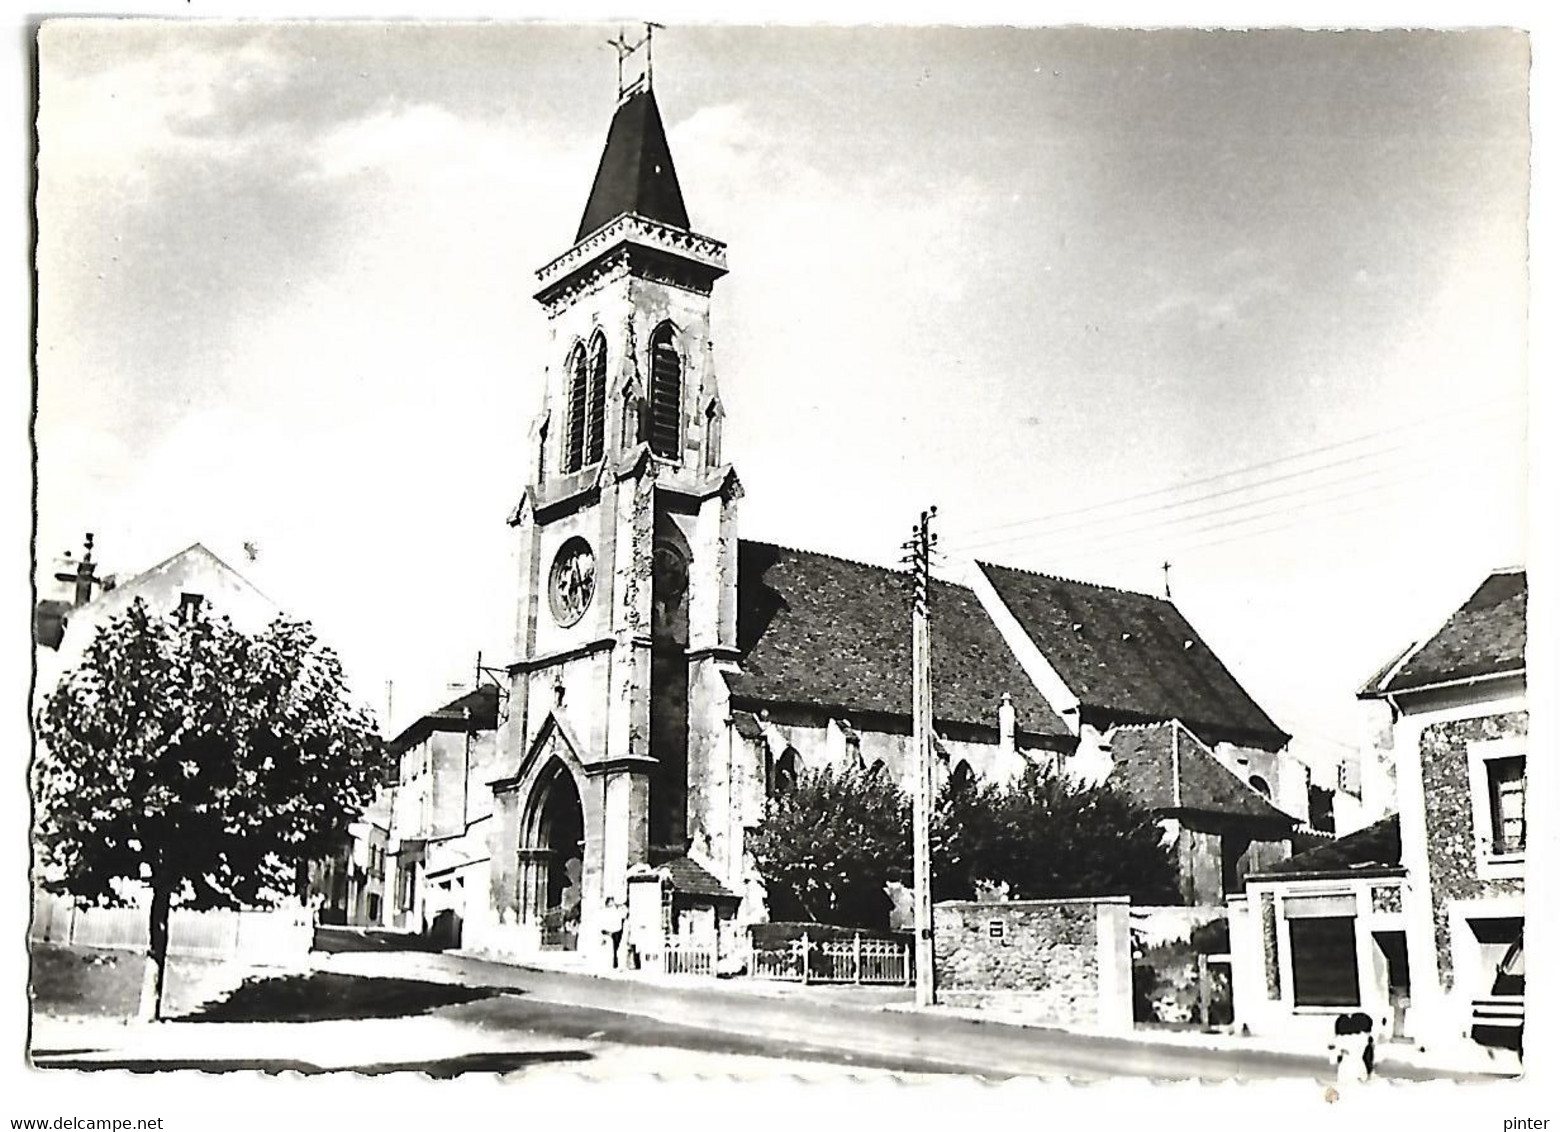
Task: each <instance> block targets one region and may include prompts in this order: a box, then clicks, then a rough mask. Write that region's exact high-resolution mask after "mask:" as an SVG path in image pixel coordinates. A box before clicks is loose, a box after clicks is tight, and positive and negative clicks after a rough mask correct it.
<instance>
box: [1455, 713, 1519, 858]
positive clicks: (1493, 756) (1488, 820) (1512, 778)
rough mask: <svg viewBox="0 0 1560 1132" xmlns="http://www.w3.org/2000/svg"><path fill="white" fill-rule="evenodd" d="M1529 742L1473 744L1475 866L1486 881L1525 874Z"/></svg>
mask: <svg viewBox="0 0 1560 1132" xmlns="http://www.w3.org/2000/svg"><path fill="white" fill-rule="evenodd" d="M1525 742H1526V740H1525V737H1522V736H1511V737H1508V738H1504V739H1491V740H1484V741H1476V742H1472V743H1469V744H1468V774H1469V783H1468V787H1469V794H1470V801H1471V802H1472V803H1473V831H1472V832H1473V838H1474V843H1475V845H1476V846H1477V847H1478V854H1477V856H1476V858H1475V866H1476V867H1477V869H1478V872H1479V875H1480V876H1481V877H1486V878H1493V877H1505V876H1520V875H1522V867H1523V866H1522V862H1523V855H1524V853H1525V852H1526V849H1527V752H1526V751H1525V750H1524V746H1523V745H1524V743H1525Z"/></svg>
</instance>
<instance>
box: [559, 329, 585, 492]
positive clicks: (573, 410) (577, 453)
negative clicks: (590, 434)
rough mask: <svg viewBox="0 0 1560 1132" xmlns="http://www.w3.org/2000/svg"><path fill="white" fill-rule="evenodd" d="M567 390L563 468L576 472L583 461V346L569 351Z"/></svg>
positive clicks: (566, 368) (566, 470) (566, 370)
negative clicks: (567, 420)
mask: <svg viewBox="0 0 1560 1132" xmlns="http://www.w3.org/2000/svg"><path fill="white" fill-rule="evenodd" d="M565 373H566V376H567V380H568V392H569V434H568V439H567V442H566V445H565V447H564V451H563V470H564V471H565V472H577V471H579V470H580V468H581V467H582V466H583V465H584V463H585V409H586V384H587V383H586V380H585V347H584V346H575V347H574V349H573V350H571V351H570V352H569V361H568V365H567V366H566V367H565Z"/></svg>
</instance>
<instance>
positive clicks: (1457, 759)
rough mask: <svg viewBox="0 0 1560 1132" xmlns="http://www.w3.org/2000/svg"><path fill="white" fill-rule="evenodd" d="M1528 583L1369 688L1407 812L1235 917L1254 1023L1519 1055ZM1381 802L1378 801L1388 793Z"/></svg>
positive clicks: (1301, 867) (1511, 576)
mask: <svg viewBox="0 0 1560 1132" xmlns="http://www.w3.org/2000/svg"><path fill="white" fill-rule="evenodd" d="M1526 643H1527V573H1526V571H1525V570H1522V569H1520V568H1513V569H1505V570H1496V571H1494V572H1492V573H1491V574H1489V575H1488V576H1487V577H1486V578H1484V580H1483V581H1482V582H1481V583H1480V584H1479V585H1478V586H1477V587H1476V588H1475V589H1474V592H1473V593H1472V594H1471V595H1470V596H1469V597H1468V598H1467V599H1466V600H1465V601H1463V603H1462V604H1461V605H1460V606H1458V607H1457V609H1456V610H1455V611H1454V612H1453V613H1452V614H1451V615H1450V616H1449V617H1447V618H1446V619H1445V620H1444V621H1442V622H1441V623H1440V625H1439V626H1438V627H1437V628H1436V629H1435V631H1434V632H1432V633H1431V634H1429V635H1428V636H1427V637H1426V638H1425V639H1423V640H1421V641H1415V642H1413V643H1411V644H1409V645H1407V646H1406V647H1402V648H1399V649H1397V650H1396V651H1395V652H1394V653H1393V655H1392V659H1391V660H1390V661H1389V662H1388V663H1387V664H1386V665H1384V666H1383V667H1382V668H1381V669H1379V670H1378V671H1377V672H1376V673H1375V674H1373V675H1372V676H1371V678H1370V679H1369V680H1367V681H1366V682H1365V684H1364V686H1363V687H1361V689H1360V690H1359V697H1360V700H1361V701H1362V703H1363V704H1364V705H1365V707H1366V708H1367V709H1370V710H1379V709H1380V708H1382V707H1385V709H1386V711H1387V713H1388V718H1389V721H1390V722H1389V726H1388V727H1387V728H1385V729H1384V731H1385V735H1384V738H1385V744H1384V747H1385V749H1384V751H1382V752H1380V754H1382V755H1384V756H1385V757H1386V758H1387V759H1390V760H1391V763H1392V771H1391V774H1390V775H1385V774H1383V775H1379V776H1378V777H1377V778H1376V781H1377V782H1378V783H1392V784H1393V785H1395V790H1396V798H1395V805H1393V807H1392V808H1393V811H1394V812H1392V813H1390V814H1389V815H1388V816H1387V817H1385V818H1382V819H1381V820H1379V821H1377V822H1376V823H1374V824H1373V825H1370V826H1368V827H1366V828H1365V829H1363V830H1360V831H1358V832H1357V833H1354V834H1352V835H1350V836H1348V837H1344V838H1341V839H1339V840H1338V841H1337V842H1336V843H1334V844H1332V845H1328V846H1323V847H1320V848H1317V849H1315V850H1312V851H1310V852H1308V853H1303V854H1300V855H1299V856H1296V857H1294V858H1292V859H1290V860H1288V861H1284V862H1282V863H1280V864H1278V865H1275V866H1273V867H1272V868H1270V869H1269V870H1267V871H1266V872H1264V873H1256V874H1252V875H1249V876H1248V877H1247V895H1246V896H1245V898H1244V899H1243V900H1234V901H1232V902H1231V913H1232V914H1231V954H1232V956H1233V962H1234V969H1235V994H1236V1014H1237V1017H1239V1018H1241V1019H1243V1020H1244V1021H1246V1023H1247V1024H1248V1025H1251V1026H1252V1028H1253V1029H1254V1030H1259V1031H1263V1032H1286V1031H1287V1032H1297V1031H1302V1030H1306V1029H1309V1030H1311V1031H1313V1032H1315V1033H1316V1034H1318V1035H1320V1033H1321V1032H1322V1031H1323V1029H1324V1028H1325V1027H1326V1026H1327V1025H1330V1023H1331V1020H1332V1019H1333V1018H1334V1017H1336V1015H1337V1014H1338V1012H1340V1011H1342V1010H1362V1011H1364V1012H1366V1013H1369V1014H1371V1015H1372V1017H1373V1018H1374V1019H1375V1022H1376V1028H1377V1033H1378V1034H1381V1035H1384V1036H1390V1037H1396V1038H1402V1039H1405V1040H1412V1041H1415V1042H1417V1043H1419V1044H1420V1045H1423V1046H1427V1047H1434V1048H1436V1049H1439V1050H1447V1051H1455V1052H1461V1053H1465V1054H1469V1055H1472V1056H1475V1057H1478V1058H1481V1059H1494V1060H1496V1061H1497V1062H1499V1061H1501V1060H1506V1061H1510V1060H1511V1059H1512V1058H1514V1057H1516V1056H1519V1055H1520V1049H1521V1034H1522V1031H1523V1028H1524V1026H1525V1021H1526V1000H1525V994H1524V988H1525V960H1524V952H1523V927H1524V922H1525V917H1526V912H1525V904H1524V889H1525V879H1526V860H1525V850H1526V847H1527V840H1528V828H1527V745H1528V743H1527V733H1528V726H1527V724H1528V709H1527V665H1526V657H1525V652H1526ZM1380 788H1381V787H1380V785H1378V786H1377V787H1376V789H1377V790H1378V791H1379V790H1380Z"/></svg>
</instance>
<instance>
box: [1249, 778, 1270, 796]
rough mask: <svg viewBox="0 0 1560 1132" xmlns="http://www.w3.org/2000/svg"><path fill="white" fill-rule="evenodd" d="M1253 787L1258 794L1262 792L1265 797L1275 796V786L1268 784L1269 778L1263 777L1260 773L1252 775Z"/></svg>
mask: <svg viewBox="0 0 1560 1132" xmlns="http://www.w3.org/2000/svg"><path fill="white" fill-rule="evenodd" d="M1251 788H1252V789H1253V790H1255V791H1256V792H1257V793H1258V794H1261V795H1262V796H1263V797H1264V798H1271V797H1272V796H1273V788H1272V787H1271V786H1269V785H1268V784H1267V779H1265V778H1263V777H1262V776H1261V775H1260V774H1254V775H1252V776H1251Z"/></svg>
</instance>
